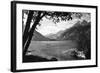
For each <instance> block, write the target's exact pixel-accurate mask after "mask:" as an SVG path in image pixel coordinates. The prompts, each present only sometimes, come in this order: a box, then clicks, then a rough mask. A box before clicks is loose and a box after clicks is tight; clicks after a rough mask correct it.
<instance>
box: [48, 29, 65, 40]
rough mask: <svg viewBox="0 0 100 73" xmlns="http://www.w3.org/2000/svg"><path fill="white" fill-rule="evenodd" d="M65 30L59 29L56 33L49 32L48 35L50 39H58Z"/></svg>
mask: <svg viewBox="0 0 100 73" xmlns="http://www.w3.org/2000/svg"><path fill="white" fill-rule="evenodd" d="M63 32H64V31H63V30H61V31H59V32H57V33H55V34H48V35H46V37H47V38H50V39H56V40H57V38H58V37H60V36H61V34H62V33H63Z"/></svg>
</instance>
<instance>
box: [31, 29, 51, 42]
mask: <svg viewBox="0 0 100 73" xmlns="http://www.w3.org/2000/svg"><path fill="white" fill-rule="evenodd" d="M32 40H33V41H49V40H50V39H49V38H46V37H45V36H43V35H42V34H40V33H39V32H38V31H36V30H35V31H34V34H33V37H32Z"/></svg>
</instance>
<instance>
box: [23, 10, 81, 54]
mask: <svg viewBox="0 0 100 73" xmlns="http://www.w3.org/2000/svg"><path fill="white" fill-rule="evenodd" d="M23 13H26V14H28V18H27V21H26V25H25V29H24V32H23V56H25V54H26V52H27V50H28V47H29V45H30V43H31V39H32V36H33V35H34V34H33V33H34V30H35V29H36V26H37V25H39V26H40V25H41V24H40V23H39V22H40V21H41V20H42V18H43V17H45V18H46V19H49V20H52V21H53V22H54V23H55V24H56V23H58V22H60V21H66V20H72V18H73V17H72V15H73V14H75V15H76V16H77V17H79V18H80V17H81V16H82V14H81V13H74V12H53V11H52V12H50V11H32V10H25V11H24V12H23ZM32 22H33V25H32V27H30V24H31V23H32Z"/></svg>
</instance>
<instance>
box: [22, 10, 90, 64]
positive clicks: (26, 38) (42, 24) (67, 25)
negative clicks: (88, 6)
mask: <svg viewBox="0 0 100 73" xmlns="http://www.w3.org/2000/svg"><path fill="white" fill-rule="evenodd" d="M22 15H23V16H22V19H23V20H22V23H23V24H22V25H23V27H22V28H23V62H45V61H68V60H86V59H91V51H90V50H91V14H90V13H79V12H56V11H37V10H35V11H34V10H22Z"/></svg>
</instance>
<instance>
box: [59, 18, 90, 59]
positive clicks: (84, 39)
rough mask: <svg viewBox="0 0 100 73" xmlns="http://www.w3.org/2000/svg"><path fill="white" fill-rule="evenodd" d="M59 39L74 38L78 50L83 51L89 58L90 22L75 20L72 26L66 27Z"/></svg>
mask: <svg viewBox="0 0 100 73" xmlns="http://www.w3.org/2000/svg"><path fill="white" fill-rule="evenodd" d="M57 39H59V40H74V41H76V42H77V43H78V50H81V51H84V53H85V54H86V56H87V58H90V50H91V22H87V21H85V20H84V21H83V22H77V23H76V24H75V25H74V26H72V27H71V28H69V29H66V30H65V31H64V32H63V33H62V34H61V36H60V37H58V38H57Z"/></svg>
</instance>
